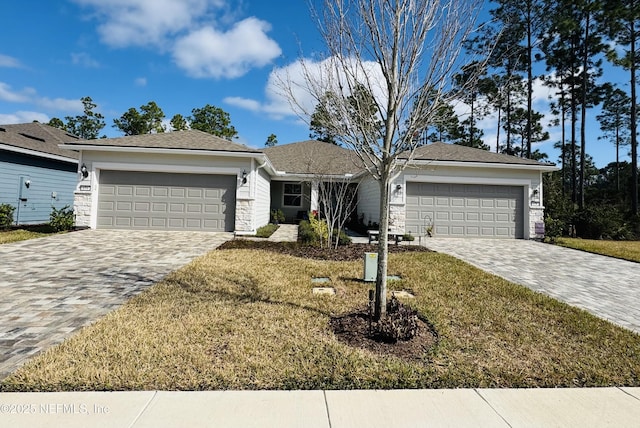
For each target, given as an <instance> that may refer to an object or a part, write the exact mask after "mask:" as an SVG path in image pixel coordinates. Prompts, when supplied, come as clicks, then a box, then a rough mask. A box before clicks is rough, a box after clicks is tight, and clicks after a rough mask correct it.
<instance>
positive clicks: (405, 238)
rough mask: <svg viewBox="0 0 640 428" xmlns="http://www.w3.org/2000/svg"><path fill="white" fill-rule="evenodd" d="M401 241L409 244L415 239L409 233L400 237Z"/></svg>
mask: <svg viewBox="0 0 640 428" xmlns="http://www.w3.org/2000/svg"><path fill="white" fill-rule="evenodd" d="M402 240H403V241H409V242H411V241H415V240H416V238H415V237H414V236H413V235H412V234H410V233H405V234H404V235H402Z"/></svg>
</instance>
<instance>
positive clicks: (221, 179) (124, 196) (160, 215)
mask: <svg viewBox="0 0 640 428" xmlns="http://www.w3.org/2000/svg"><path fill="white" fill-rule="evenodd" d="M235 187H236V177H235V176H222V175H205V174H175V173H166V174H165V173H150V172H132V171H101V173H100V187H99V188H100V191H99V195H98V222H97V224H98V227H99V228H100V227H102V228H134V229H135V228H138V229H165V230H211V231H232V230H233V229H234V223H235Z"/></svg>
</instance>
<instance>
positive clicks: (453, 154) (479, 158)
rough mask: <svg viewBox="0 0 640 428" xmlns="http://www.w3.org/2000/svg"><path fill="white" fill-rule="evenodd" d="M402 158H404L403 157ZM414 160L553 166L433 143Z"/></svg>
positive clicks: (414, 157) (458, 146)
mask: <svg viewBox="0 0 640 428" xmlns="http://www.w3.org/2000/svg"><path fill="white" fill-rule="evenodd" d="M401 158H402V156H401ZM413 159H416V160H433V161H448V162H475V163H495V164H507V165H532V166H533V165H536V166H541V165H553V164H548V163H542V162H538V161H535V160H531V159H524V158H519V157H516V156H510V155H505V154H501V153H493V152H489V151H487V150H482V149H476V148H473V147H467V146H460V145H457V144H447V143H433V144H427V145H426V146H421V147H418V148H417V149H416V151H415V153H414V156H413Z"/></svg>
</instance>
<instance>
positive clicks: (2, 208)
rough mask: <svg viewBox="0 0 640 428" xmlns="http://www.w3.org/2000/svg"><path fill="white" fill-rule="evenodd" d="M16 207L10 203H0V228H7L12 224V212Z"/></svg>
mask: <svg viewBox="0 0 640 428" xmlns="http://www.w3.org/2000/svg"><path fill="white" fill-rule="evenodd" d="M15 210H16V208H15V207H14V206H13V205H11V204H0V229H7V228H8V227H9V226H11V225H12V224H13V212H14V211H15Z"/></svg>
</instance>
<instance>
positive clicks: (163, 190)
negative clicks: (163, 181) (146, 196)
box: [152, 187, 169, 198]
mask: <svg viewBox="0 0 640 428" xmlns="http://www.w3.org/2000/svg"><path fill="white" fill-rule="evenodd" d="M152 193H153V197H155V198H166V197H167V196H169V189H168V188H167V187H154V188H153V191H152Z"/></svg>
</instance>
